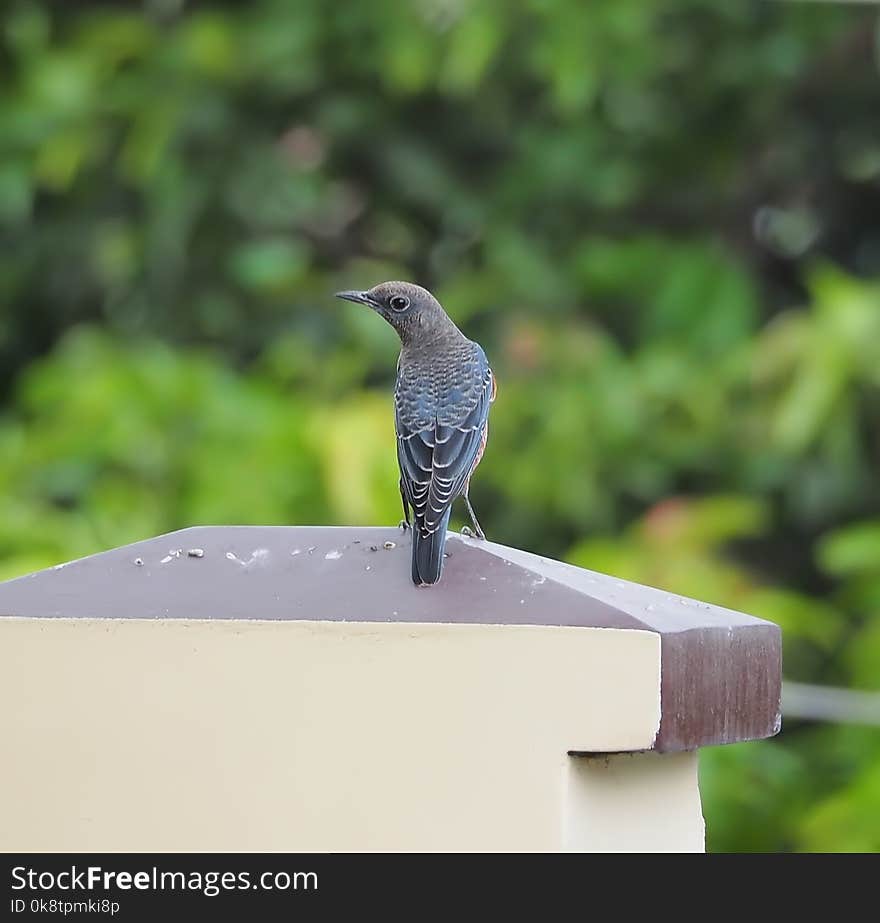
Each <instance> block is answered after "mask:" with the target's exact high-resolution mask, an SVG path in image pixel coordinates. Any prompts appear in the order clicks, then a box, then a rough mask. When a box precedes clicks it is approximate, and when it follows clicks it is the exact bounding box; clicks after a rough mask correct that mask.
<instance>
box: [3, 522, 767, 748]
mask: <svg viewBox="0 0 880 923" xmlns="http://www.w3.org/2000/svg"><path fill="white" fill-rule="evenodd" d="M410 541H411V540H410V536H409V534H408V533H405V532H403V531H401V530H400V529H397V528H393V527H391V528H379V527H367V528H359V527H349V526H339V527H332V526H197V527H194V528H190V529H183V530H181V531H179V532H172V533H170V534H168V535H163V536H159V537H157V538H151V539H147V540H146V541H142V542H136V543H135V544H133V545H127V546H124V547H122V548H115V549H113V550H111V551H105V552H103V553H101V554H96V555H92V556H91V557H87V558H82V559H80V560H77V561H72V562H70V563H69V564H61V565H58V566H56V567H53V568H49V569H48V570H44V571H39V572H37V573H34V574H30V575H28V576H25V577H19V578H17V579H15V580H9V581H6V582H5V583H0V618H2V617H10V616H11V617H25V618H116V619H118V618H127V619H248V620H256V619H270V620H324V621H352V622H411V623H459V624H499V625H539V626H571V627H596V628H618V629H641V630H645V631H652V632H656V633H658V634H660V636H661V644H662V691H661V699H662V709H663V720H662V721H661V730H660V734H659V735H658V743H657V748H658V749H690V748H692V747H695V746H700V745H702V744H704V743H723V742H728V741H733V740H746V739H751V738H755V737H765V736H768V735H770V734H773V733H775V732H776V731H777V730H778V729H779V696H780V687H781V672H780V645H781V639H780V632H779V629H778V627H777V626H776V625H774V624H772V623H770V622H766V621H763V620H761V619H758V618H754V617H752V616H749V615H744V614H742V613H739V612H735V611H733V610H730V609H724V608H721V607H718V606H713V605H710V604H708V603H703V602H700V601H697V600H692V599H688V598H686V597H682V596H678V595H676V594H673V593H667V592H665V591H663V590H658V589H654V588H652V587H645V586H641V585H639V584H635V583H631V582H629V581H625V580H619V579H617V578H614V577H609V576H606V575H604V574H599V573H595V572H593V571H588V570H584V569H582V568H578V567H573V566H571V565H568V564H563V563H561V562H558V561H552V560H549V559H547V558H543V557H539V556H537V555H533V554H529V553H528V552H524V551H519V550H517V549H513V548H507V547H505V546H503V545H498V544H495V543H492V542H487V541H479V540H477V539H471V538H464V537H462V536H459V535H455V534H451V535H450V537H449V540H448V542H447V546H446V551H447V554H448V558H447V560H446V563H445V567H444V572H443V577H442V579H441V581H440V583H439V584H437V585H436V586H433V587H415V586H414V585H413V584H412V582H411V581H410V560H409V558H410Z"/></svg>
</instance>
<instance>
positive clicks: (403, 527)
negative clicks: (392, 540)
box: [397, 519, 410, 532]
mask: <svg viewBox="0 0 880 923" xmlns="http://www.w3.org/2000/svg"><path fill="white" fill-rule="evenodd" d="M397 528H398V529H400V531H401V532H406V530H407V529H409V528H410V524H409V523H408V522H407V521H406V520H405V519H401V520H400V522H399V523H398V524H397Z"/></svg>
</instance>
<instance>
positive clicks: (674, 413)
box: [0, 0, 880, 851]
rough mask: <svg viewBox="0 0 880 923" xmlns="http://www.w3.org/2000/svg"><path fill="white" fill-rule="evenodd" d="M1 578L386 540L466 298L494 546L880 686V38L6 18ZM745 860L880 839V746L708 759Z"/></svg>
mask: <svg viewBox="0 0 880 923" xmlns="http://www.w3.org/2000/svg"><path fill="white" fill-rule="evenodd" d="M0 40H2V48H0V72H2V81H0V143H2V146H3V154H2V158H0V241H2V245H0V312H2V313H0V577H3V578H8V577H13V576H17V575H20V574H23V573H26V572H28V571H31V570H34V569H37V568H41V567H45V566H47V565H51V564H55V563H57V562H60V561H64V560H68V559H71V558H74V557H79V556H82V555H86V554H89V553H92V552H96V551H100V550H102V549H105V548H108V547H111V546H116V545H120V544H123V543H126V542H130V541H134V540H138V539H142V538H144V537H147V536H152V535H155V534H158V533H161V532H166V531H169V530H172V529H176V528H179V527H183V526H187V525H192V524H198V523H224V522H237V523H392V522H396V521H397V519H398V518H399V509H398V504H399V498H398V493H397V475H396V467H395V466H396V462H395V454H394V448H393V445H394V442H393V435H392V418H391V410H390V402H389V391H390V388H391V385H392V381H393V375H394V366H395V359H396V352H397V342H396V339H395V337H394V334H393V332H392V331H391V329H390V328H388V327H387V326H386V325H384V324H383V323H382V322H381V321H380V320H379V319H378V318H377V317H375V316H374V315H372V314H371V313H370V312H368V311H366V310H364V309H359V308H358V307H357V306H354V305H350V304H346V303H342V302H339V301H337V300H334V299H333V298H332V293H333V292H334V291H336V290H338V289H341V288H353V287H357V288H364V287H368V286H370V285H372V284H374V283H376V282H378V281H381V280H383V279H387V278H407V279H412V280H414V281H419V282H421V283H423V284H426V285H428V286H429V287H431V288H433V289H434V290H435V291H436V292H437V294H438V295H439V297H440V298H441V300H442V301H443V302H444V303H445V304H446V306H447V307H448V309H449V310H450V313H451V314H452V315H453V316H454V318H455V319H456V321H457V322H458V323H459V324H460V325H461V326H462V327H463V328H464V330H465V331H466V332H467V333H468V334H469V335H470V336H472V337H474V338H475V339H478V340H480V342H482V343H483V344H484V346H485V347H486V349H487V352H488V353H489V356H490V358H491V360H492V363H493V365H494V367H495V370H496V373H497V377H498V380H499V399H498V401H497V403H496V404H495V407H494V408H493V413H492V439H491V442H490V446H489V449H488V451H487V453H486V456H485V460H484V462H483V465H482V466H481V468H480V473H479V477H478V478H477V479H475V482H474V485H473V489H472V499H473V500H474V503H475V507H476V509H477V511H478V513H479V515H480V518H481V520H482V523H483V525H484V526H485V528H486V530H487V532H488V533H489V535H490V537H491V538H493V539H495V540H497V541H501V542H505V543H508V544H512V545H517V546H520V547H523V548H526V549H529V550H532V551H536V552H540V553H542V554H547V555H551V556H556V557H560V558H563V559H565V560H567V561H572V562H575V563H577V564H582V565H585V566H588V567H590V568H593V569H597V570H601V571H606V572H609V573H613V574H616V575H620V576H622V577H626V578H631V579H634V580H638V581H641V582H645V583H649V584H652V585H655V586H659V587H663V588H666V589H669V590H672V591H675V592H678V593H682V594H686V595H689V596H696V597H699V598H701V599H705V600H708V601H712V602H715V603H719V604H723V605H727V606H730V607H733V608H736V609H741V610H744V611H747V612H750V613H754V614H757V615H761V616H764V617H766V618H770V619H774V620H776V621H777V622H779V623H780V624H781V625H782V627H783V630H784V637H785V671H786V676H787V678H788V679H789V680H794V681H799V682H805V683H812V684H820V685H833V686H839V687H846V688H852V689H861V690H868V691H870V690H872V689H874V690H876V689H877V688H878V686H880V482H878V458H880V119H878V113H880V70H878V61H880V30H878V13H877V9H876V7H872V6H863V5H853V6H847V5H843V4H832V3H829V4H820V3H804V4H801V3H797V2H788V3H782V2H780V3H777V2H770V0H761V2H743V3H736V4H721V3H717V2H715V0H671V2H667V3H663V4H660V3H656V4H653V3H645V2H644V0H590V2H589V3H585V2H583V0H521V2H500V0H495V2H486V3H473V2H470V0H410V2H390V0H371V2H369V3H345V4H339V3H327V2H326V0H296V2H293V0H252V2H250V3H247V4H241V3H232V2H230V3H222V2H200V3H185V2H183V0H153V2H143V3H138V2H129V3H109V2H85V0H66V2H57V3H48V2H42V3H41V2H37V0H29V2H28V0H25V2H19V0H8V2H7V3H5V4H4V6H3V13H2V39H0ZM701 771H702V777H703V791H704V797H705V813H706V817H707V822H708V846H709V848H710V849H713V850H767V851H770V850H876V849H880V728H876V727H871V726H870V725H860V724H858V723H849V722H814V721H805V720H799V719H798V718H797V717H795V718H790V719H787V720H786V723H785V727H784V730H783V732H782V734H781V735H780V736H779V737H778V738H776V739H774V740H772V741H769V742H758V743H752V744H743V745H737V746H731V747H726V748H718V749H715V750H712V751H707V752H705V754H704V757H703V760H702V769H701Z"/></svg>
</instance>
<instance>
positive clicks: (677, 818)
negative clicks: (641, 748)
mask: <svg viewBox="0 0 880 923" xmlns="http://www.w3.org/2000/svg"><path fill="white" fill-rule="evenodd" d="M566 776H567V779H566V782H567V785H566V799H565V810H564V817H565V821H566V823H565V832H564V843H565V848H566V849H567V850H569V851H574V852H703V851H704V849H705V824H704V822H703V813H702V808H701V805H700V790H699V785H698V780H697V754H696V752H690V753H688V752H684V753H653V752H643V753H615V754H611V755H607V756H591V757H583V756H580V757H570V758H569V760H568V763H567V764H566Z"/></svg>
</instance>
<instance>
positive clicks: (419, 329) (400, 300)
mask: <svg viewBox="0 0 880 923" xmlns="http://www.w3.org/2000/svg"><path fill="white" fill-rule="evenodd" d="M336 297H337V298H344V299H345V300H346V301H354V302H356V303H357V304H365V305H367V307H370V308H372V309H373V310H374V311H375V312H376V313H377V314H381V315H382V317H384V318H385V320H387V321H388V323H389V324H391V326H392V327H393V328H394V329H395V330H396V331H397V333H398V335H399V336H400V339H401V341H402V342H404V343H408V342H411V341H412V340H414V339H415V337H416V335H417V334H421V335H424V334H427V333H428V332H430V331H433V330H439V329H442V328H444V327H445V326H447V325H452V321H450V320H449V318H448V317H447V315H446V312H445V311H444V310H443V308H442V307H441V306H440V302H439V301H437V299H436V298H435V297H434V296H433V295H432V294H431V293H430V292H429V291H428V290H427V289H424V288H422V287H421V286H420V285H414V284H413V283H412V282H380V283H379V284H378V285H374V286H373V287H372V288H370V289H367V290H366V291H363V292H359V291H350V292H337V293H336Z"/></svg>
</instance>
